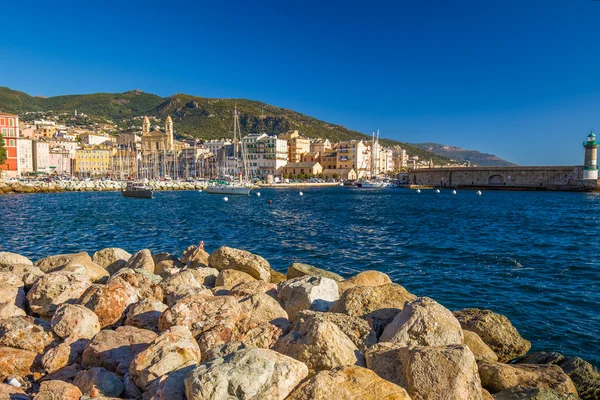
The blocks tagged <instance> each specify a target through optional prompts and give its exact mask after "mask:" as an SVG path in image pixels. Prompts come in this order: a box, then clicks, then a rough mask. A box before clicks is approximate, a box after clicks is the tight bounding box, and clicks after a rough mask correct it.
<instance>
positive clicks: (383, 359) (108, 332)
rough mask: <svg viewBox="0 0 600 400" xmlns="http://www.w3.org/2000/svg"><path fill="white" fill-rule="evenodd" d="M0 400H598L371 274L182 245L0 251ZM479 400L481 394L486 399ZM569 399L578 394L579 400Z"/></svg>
mask: <svg viewBox="0 0 600 400" xmlns="http://www.w3.org/2000/svg"><path fill="white" fill-rule="evenodd" d="M0 283H1V284H0V398H11V399H23V400H25V399H30V398H35V399H49V398H62V399H79V398H90V397H91V398H101V397H103V398H128V399H142V398H144V399H146V398H154V399H171V400H185V399H206V400H219V399H230V398H233V396H232V395H231V389H230V388H231V387H234V388H235V392H234V393H235V396H236V397H237V398H253V399H272V400H284V399H287V400H303V399H338V398H339V399H363V400H379V399H382V398H386V399H397V400H410V399H431V400H447V399H472V400H483V399H486V400H488V399H493V398H496V399H509V398H510V399H513V398H515V399H516V398H519V399H525V398H540V399H541V398H543V399H549V398H552V399H554V398H556V399H559V398H560V399H577V398H581V399H583V400H591V399H597V398H598V397H596V396H597V395H598V393H599V392H598V389H599V388H600V386H599V385H598V383H600V374H599V373H598V371H597V370H595V369H594V368H593V367H592V366H591V365H590V364H589V363H587V362H586V361H584V360H582V359H580V358H577V357H565V356H562V355H561V354H559V353H555V352H552V353H531V354H529V350H530V348H531V343H530V342H529V341H527V340H526V339H525V338H523V337H521V335H520V334H519V332H518V330H517V328H516V327H515V326H513V325H512V323H511V322H510V321H509V320H508V318H506V317H505V316H503V315H500V314H496V313H494V312H493V311H490V310H481V309H477V308H467V309H462V310H457V311H454V312H452V311H450V310H448V309H447V308H445V307H444V306H442V305H441V304H439V303H437V302H436V301H435V300H433V299H431V298H428V297H417V296H416V295H414V294H412V293H410V292H408V291H407V290H406V289H405V288H404V287H402V286H401V285H399V284H397V283H393V282H392V281H391V280H390V278H389V276H387V275H386V274H384V273H382V272H378V271H363V272H361V273H359V274H357V275H354V276H351V277H348V278H344V277H342V276H340V275H338V274H335V273H333V272H331V271H327V270H324V269H320V268H316V267H314V266H311V265H307V264H301V263H292V264H290V265H289V267H288V269H287V273H286V274H282V273H280V272H277V271H274V270H273V269H272V268H271V266H270V264H269V262H268V261H267V260H266V259H264V258H263V257H260V256H259V255H257V254H252V253H250V252H248V251H245V250H240V249H234V248H230V247H225V246H223V247H220V248H218V249H216V250H214V251H213V252H212V253H211V254H209V253H207V252H206V251H205V250H204V248H203V243H202V244H201V245H200V246H190V247H188V248H187V249H186V250H185V251H184V252H183V254H181V255H180V256H179V255H173V254H168V253H157V254H152V253H151V252H150V251H149V250H147V249H142V250H139V251H138V252H136V253H135V254H130V253H128V252H127V251H125V250H123V249H119V248H114V247H112V248H106V249H102V250H100V251H98V252H96V253H94V254H93V255H92V256H90V255H89V254H88V253H85V252H80V253H74V254H61V255H54V256H49V257H45V258H42V259H40V260H37V261H36V262H35V263H33V262H32V260H30V259H28V258H27V257H24V256H22V255H19V254H16V253H10V252H0ZM5 382H8V383H5ZM492 394H494V397H492ZM578 396H579V397H578Z"/></svg>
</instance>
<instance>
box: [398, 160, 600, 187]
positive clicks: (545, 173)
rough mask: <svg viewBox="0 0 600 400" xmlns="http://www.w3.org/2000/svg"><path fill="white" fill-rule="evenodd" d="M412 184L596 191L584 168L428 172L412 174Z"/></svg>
mask: <svg viewBox="0 0 600 400" xmlns="http://www.w3.org/2000/svg"><path fill="white" fill-rule="evenodd" d="M408 183H409V184H413V185H430V186H435V187H452V188H469V187H472V188H486V189H521V190H566V191H595V190H598V187H599V186H598V181H597V180H583V167H582V166H554V167H467V168H460V167H455V168H424V169H415V170H410V171H409V172H408Z"/></svg>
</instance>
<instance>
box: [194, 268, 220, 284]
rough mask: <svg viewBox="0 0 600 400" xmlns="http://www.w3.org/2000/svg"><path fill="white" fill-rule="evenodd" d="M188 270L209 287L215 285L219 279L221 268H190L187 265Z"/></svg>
mask: <svg viewBox="0 0 600 400" xmlns="http://www.w3.org/2000/svg"><path fill="white" fill-rule="evenodd" d="M186 271H189V272H191V273H192V274H193V275H194V277H195V278H196V280H197V281H198V282H199V283H200V284H201V285H202V286H205V287H207V288H213V287H215V283H216V281H217V276H219V270H217V269H215V268H208V267H201V268H200V267H198V268H190V267H187V268H186Z"/></svg>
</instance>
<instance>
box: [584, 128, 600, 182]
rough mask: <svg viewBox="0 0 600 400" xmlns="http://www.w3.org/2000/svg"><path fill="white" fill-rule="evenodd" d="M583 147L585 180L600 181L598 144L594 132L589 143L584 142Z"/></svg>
mask: <svg viewBox="0 0 600 400" xmlns="http://www.w3.org/2000/svg"><path fill="white" fill-rule="evenodd" d="M583 147H584V148H585V160H584V162H583V179H598V142H596V135H594V132H590V134H589V135H588V137H587V141H585V142H583Z"/></svg>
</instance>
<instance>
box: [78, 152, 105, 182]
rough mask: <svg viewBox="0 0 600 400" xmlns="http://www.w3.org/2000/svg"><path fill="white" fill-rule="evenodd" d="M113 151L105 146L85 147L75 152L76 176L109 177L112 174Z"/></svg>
mask: <svg viewBox="0 0 600 400" xmlns="http://www.w3.org/2000/svg"><path fill="white" fill-rule="evenodd" d="M111 155H112V149H110V148H108V147H104V146H94V147H85V148H82V149H77V150H76V151H75V174H77V175H80V176H107V175H108V174H109V173H110V160H111Z"/></svg>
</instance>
